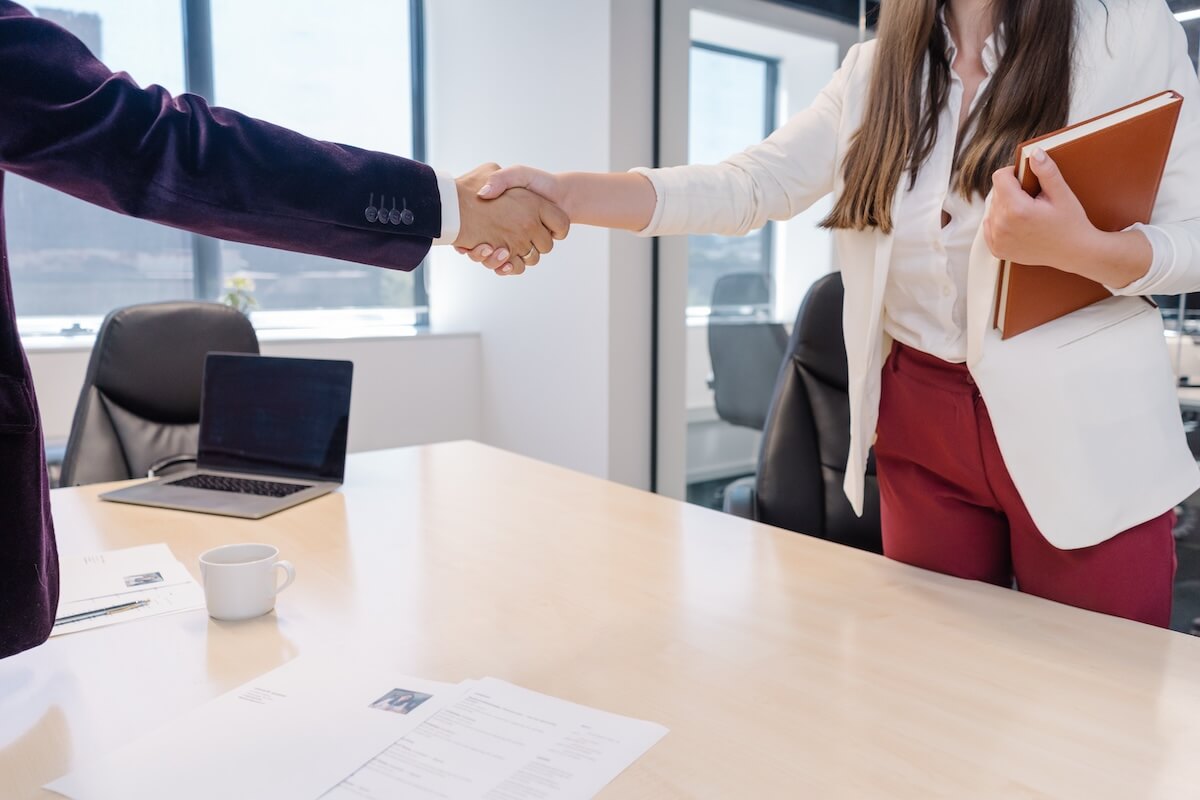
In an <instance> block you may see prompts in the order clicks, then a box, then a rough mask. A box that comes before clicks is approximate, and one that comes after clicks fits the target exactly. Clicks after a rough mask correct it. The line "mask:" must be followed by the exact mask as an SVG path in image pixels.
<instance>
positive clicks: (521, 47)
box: [427, 0, 654, 486]
mask: <svg viewBox="0 0 1200 800" xmlns="http://www.w3.org/2000/svg"><path fill="white" fill-rule="evenodd" d="M427 9H428V10H427V20H428V35H429V55H430V62H429V89H428V97H429V112H430V148H429V149H430V161H431V163H433V164H434V165H435V166H437V167H438V168H439V169H448V170H453V171H454V172H455V173H456V174H457V173H462V172H465V171H467V170H469V169H471V168H473V167H474V166H476V165H478V164H480V163H483V162H485V161H496V162H499V163H501V164H512V163H527V164H532V165H535V166H538V167H542V168H545V169H549V170H595V171H610V170H625V169H628V168H629V167H632V166H636V165H638V164H645V163H648V162H649V161H650V158H651V143H652V97H653V96H652V90H653V87H652V75H653V48H654V42H653V28H654V25H653V7H652V4H651V3H648V2H643V1H642V0H572V1H571V2H561V0H508V1H507V2H503V3H496V2H487V3H484V2H479V0H438V2H437V3H431V4H429V5H428V6H427ZM650 253H651V249H650V243H649V242H647V241H644V240H639V239H637V238H635V237H633V236H631V235H630V234H627V233H619V232H610V231H604V230H600V229H596V228H585V227H582V226H580V227H576V229H575V230H573V231H572V233H571V236H570V237H569V238H568V239H567V240H566V241H565V242H561V243H559V244H558V245H557V246H556V247H555V250H554V252H553V253H552V254H551V255H550V256H548V257H546V258H543V259H542V262H541V263H540V264H539V265H538V266H536V267H534V268H533V269H532V270H531V271H530V272H528V273H526V274H525V275H524V276H521V277H519V278H498V277H496V276H494V275H492V274H490V273H488V272H487V271H486V270H484V269H483V268H482V267H479V266H477V265H474V264H471V263H470V262H468V261H466V260H465V259H462V258H461V257H459V256H457V255H455V254H454V253H453V252H450V251H442V252H440V253H438V254H436V255H435V257H434V259H433V269H432V270H431V289H430V291H431V297H432V303H431V314H432V323H433V325H434V326H435V328H437V329H439V330H477V331H479V332H480V334H481V343H482V363H483V375H482V380H481V392H482V409H483V411H482V424H483V438H484V440H485V441H487V442H489V443H492V444H495V445H497V446H499V447H503V448H506V449H509V450H513V451H516V452H520V453H525V454H527V455H530V456H533V457H535V458H540V459H544V460H547V461H551V462H554V463H557V464H562V465H565V466H568V467H572V468H575V469H579V470H582V471H585V472H590V473H592V474H595V475H601V476H605V477H609V478H612V479H614V480H619V481H623V482H625V483H628V484H631V485H635V486H646V485H648V483H649V448H650V445H649V441H650V433H649V431H650V270H649V265H650Z"/></svg>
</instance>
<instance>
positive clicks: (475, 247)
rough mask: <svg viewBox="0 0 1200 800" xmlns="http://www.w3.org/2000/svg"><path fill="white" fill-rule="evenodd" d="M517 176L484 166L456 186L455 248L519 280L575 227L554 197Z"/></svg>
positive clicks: (490, 165)
mask: <svg viewBox="0 0 1200 800" xmlns="http://www.w3.org/2000/svg"><path fill="white" fill-rule="evenodd" d="M513 177H514V176H513V175H512V171H511V170H501V169H500V166H499V165H498V164H483V165H481V166H479V167H476V168H475V169H474V170H472V171H471V172H468V173H467V174H466V175H463V176H462V177H460V178H459V179H458V180H457V181H456V184H457V187H458V204H459V214H460V217H461V223H460V228H459V234H458V238H457V239H455V240H454V245H455V248H456V249H457V250H458V252H460V253H465V254H467V255H469V256H470V258H471V259H472V260H473V261H476V262H479V263H482V264H484V265H485V266H487V267H488V268H489V269H491V270H493V271H495V272H496V274H498V275H520V274H521V273H522V272H524V271H525V268H526V267H531V266H533V265H534V264H536V263H538V261H539V260H540V259H541V257H542V256H543V255H545V254H546V253H549V252H550V251H551V250H552V249H553V248H554V241H555V240H556V239H564V238H566V235H567V232H568V231H569V230H570V228H571V220H570V218H569V217H568V216H567V214H566V213H565V212H564V211H563V210H562V209H561V208H560V207H559V205H558V204H557V203H555V202H554V201H553V198H548V197H547V196H542V193H540V192H538V191H537V188H536V187H534V186H529V181H525V182H523V183H522V182H518V181H516V180H513ZM548 177H549V176H548ZM526 186H529V188H525V187H526Z"/></svg>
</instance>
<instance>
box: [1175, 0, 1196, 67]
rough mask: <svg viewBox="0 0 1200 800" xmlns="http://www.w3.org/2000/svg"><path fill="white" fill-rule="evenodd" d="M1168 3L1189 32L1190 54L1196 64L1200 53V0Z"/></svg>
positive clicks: (1178, 0) (1182, 0)
mask: <svg viewBox="0 0 1200 800" xmlns="http://www.w3.org/2000/svg"><path fill="white" fill-rule="evenodd" d="M1168 5H1169V6H1170V7H1171V10H1172V11H1173V12H1175V18H1176V19H1178V20H1179V22H1180V23H1181V24H1182V25H1183V30H1184V31H1185V32H1186V33H1187V41H1188V55H1190V56H1191V57H1192V64H1195V63H1196V62H1197V56H1198V55H1200V0H1169V2H1168Z"/></svg>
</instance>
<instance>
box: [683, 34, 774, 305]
mask: <svg viewBox="0 0 1200 800" xmlns="http://www.w3.org/2000/svg"><path fill="white" fill-rule="evenodd" d="M693 49H696V50H705V51H708V52H710V53H718V54H720V55H726V56H733V57H734V58H743V59H747V60H749V61H757V62H760V63H762V64H763V65H764V68H765V75H764V80H763V84H764V85H763V92H764V97H763V134H762V136H763V138H764V139H765V138H766V137H767V136H769V135H771V133H772V132H773V131H774V130H775V128H776V127H777V126H778V124H779V59H778V58H774V57H772V56H765V55H763V54H761V53H755V52H751V51H749V50H741V49H738V48H735V47H726V46H725V45H720V44H713V43H712V42H705V41H701V40H698V39H690V40H689V46H688V52H689V55H690V53H691V51H692V50H693ZM776 232H777V231H776V228H775V223H774V222H773V221H772V222H768V223H767V224H766V225H765V226H763V236H762V258H763V263H764V264H766V266H767V269H766V272H765V275H766V278H767V284H768V285H771V283H772V281H773V280H774V277H775V235H776ZM689 271H690V264H689ZM768 305H769V304H768ZM756 313H758V312H757V310H755V309H746V311H745V314H746V315H747V316H754V315H756ZM711 314H712V307H711V306H702V305H697V306H688V307H687V320H688V322H689V324H704V323H705V322H706V321H707V320H708V318H709V316H711ZM725 316H729V315H728V314H727V315H725Z"/></svg>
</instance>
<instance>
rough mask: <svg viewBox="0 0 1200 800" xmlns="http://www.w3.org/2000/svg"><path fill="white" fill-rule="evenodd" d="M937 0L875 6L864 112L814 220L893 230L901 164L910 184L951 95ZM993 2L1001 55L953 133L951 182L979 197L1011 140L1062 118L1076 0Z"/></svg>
mask: <svg viewBox="0 0 1200 800" xmlns="http://www.w3.org/2000/svg"><path fill="white" fill-rule="evenodd" d="M945 5H946V0H888V2H885V3H882V4H881V12H882V13H881V16H880V20H879V37H878V43H877V44H876V51H875V63H874V66H873V68H872V73H871V82H870V85H869V88H868V92H867V106H866V108H867V111H866V114H865V116H864V119H863V123H862V127H860V128H859V130H858V131H857V132H856V133H855V134H854V137H853V139H852V140H851V143H850V149H849V151H848V152H847V153H846V158H845V162H844V170H845V171H844V177H845V183H846V185H845V190H844V191H843V192H842V193H841V195H840V196H839V197H838V198H837V202H836V203H835V204H834V207H833V211H831V212H830V213H829V216H828V217H826V218H825V219H824V220H823V221H822V222H821V226H822V227H825V228H850V229H853V230H863V229H865V228H872V227H878V228H879V229H880V230H882V231H883V232H884V233H890V232H891V230H892V200H893V198H894V197H895V195H896V188H897V187H898V186H899V185H900V179H901V178H902V177H903V175H904V173H905V172H908V173H909V185H910V186H911V185H912V183H913V182H915V181H916V176H917V173H918V172H919V171H920V169H921V167H922V166H923V165H924V164H925V162H926V161H927V160H928V159H929V156H930V154H931V153H932V152H933V146H934V142H935V140H936V137H937V134H938V130H937V128H938V116H939V115H940V113H941V111H942V109H943V108H944V107H945V105H946V102H947V97H948V95H949V90H950V62H949V60H948V59H947V58H946V46H947V44H948V42H947V41H946V33H945V31H944V30H943V28H942V24H941V22H940V21H939V19H938V12H939V10H940V9H942V8H943V7H944V6H945ZM992 7H993V13H994V15H995V19H994V22H995V29H996V31H997V34H996V36H997V39H998V40H999V39H1000V38H1001V34H1000V33H999V32H1000V31H1001V29H1003V54H1002V55H1001V58H1000V62H999V64H998V66H997V67H996V71H995V73H994V74H993V75H992V79H991V82H990V83H989V84H988V86H987V89H986V90H985V91H984V93H983V95H982V96H981V97H980V98H979V100H978V102H977V103H976V105H975V109H974V110H973V111H972V112H971V115H970V117H968V118H967V121H966V125H965V128H964V131H973V133H972V134H971V138H970V140H969V141H968V142H967V144H966V146H961V142H962V139H963V138H965V137H960V138H959V139H958V141H959V142H960V146H958V147H957V149H956V152H955V154H954V178H953V180H952V182H953V187H952V188H953V189H954V190H955V191H957V192H959V193H961V194H962V195H963V196H964V197H970V196H971V195H973V194H978V195H980V196H981V197H982V196H985V195H987V193H988V191H989V190H990V189H991V183H992V173H993V172H995V171H996V170H998V169H1000V168H1001V167H1003V166H1004V165H1006V164H1011V163H1012V159H1013V155H1014V153H1015V151H1016V147H1017V145H1018V144H1019V143H1020V142H1022V141H1024V140H1025V139H1029V138H1032V137H1034V136H1040V135H1042V134H1044V133H1049V132H1050V131H1053V130H1057V129H1058V128H1061V127H1063V126H1064V125H1066V124H1067V114H1068V111H1069V106H1070V99H1071V61H1072V54H1073V52H1074V31H1075V16H1076V14H1075V0H992ZM927 61H928V64H929V69H928V72H926V69H925V64H926V62H927ZM957 122H958V121H957V120H955V124H957Z"/></svg>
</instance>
